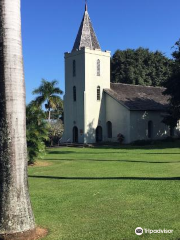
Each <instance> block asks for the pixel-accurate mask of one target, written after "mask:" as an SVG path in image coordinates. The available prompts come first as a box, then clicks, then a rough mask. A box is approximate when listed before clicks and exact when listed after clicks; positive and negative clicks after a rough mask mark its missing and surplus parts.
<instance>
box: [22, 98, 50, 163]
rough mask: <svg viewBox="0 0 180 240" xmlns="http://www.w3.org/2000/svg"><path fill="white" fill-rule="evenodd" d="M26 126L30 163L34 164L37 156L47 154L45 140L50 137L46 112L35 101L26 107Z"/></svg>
mask: <svg viewBox="0 0 180 240" xmlns="http://www.w3.org/2000/svg"><path fill="white" fill-rule="evenodd" d="M26 127H27V147H28V163H29V164H34V162H35V161H36V159H37V158H39V157H41V156H43V155H44V154H45V141H47V140H48V139H49V138H48V133H49V128H48V123H47V120H45V113H44V111H43V110H42V109H41V108H40V107H39V106H37V104H36V102H34V101H33V102H31V103H30V104H29V105H27V107H26Z"/></svg>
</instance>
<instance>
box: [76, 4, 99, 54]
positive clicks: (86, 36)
mask: <svg viewBox="0 0 180 240" xmlns="http://www.w3.org/2000/svg"><path fill="white" fill-rule="evenodd" d="M83 47H88V48H90V49H93V50H94V49H101V47H100V45H99V42H98V40H97V37H96V34H95V32H94V29H93V26H92V23H91V20H90V17H89V14H88V11H87V4H86V7H85V13H84V16H83V19H82V22H81V25H80V28H79V31H78V35H77V37H76V40H75V43H74V47H73V49H72V52H73V51H76V50H80V49H81V48H83Z"/></svg>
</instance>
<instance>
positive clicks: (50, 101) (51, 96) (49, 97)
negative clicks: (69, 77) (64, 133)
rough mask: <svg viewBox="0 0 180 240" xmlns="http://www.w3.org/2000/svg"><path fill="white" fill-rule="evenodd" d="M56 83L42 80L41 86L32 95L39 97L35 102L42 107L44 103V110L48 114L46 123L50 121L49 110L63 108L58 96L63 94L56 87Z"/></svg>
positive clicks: (55, 81)
mask: <svg viewBox="0 0 180 240" xmlns="http://www.w3.org/2000/svg"><path fill="white" fill-rule="evenodd" d="M57 84H58V81H57V80H53V81H51V82H49V81H46V80H45V79H42V81H41V85H40V86H39V87H38V88H37V89H35V90H34V91H33V92H32V93H33V94H38V95H39V96H38V97H37V98H36V99H35V102H36V103H37V104H38V105H39V106H42V104H43V103H44V102H45V108H46V109H47V112H48V121H49V122H50V120H51V109H53V110H57V109H59V108H60V107H61V108H63V101H62V99H61V97H60V96H59V95H61V94H63V91H62V90H61V89H60V88H58V87H57Z"/></svg>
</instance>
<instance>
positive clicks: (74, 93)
mask: <svg viewBox="0 0 180 240" xmlns="http://www.w3.org/2000/svg"><path fill="white" fill-rule="evenodd" d="M73 100H74V102H76V87H75V86H74V87H73Z"/></svg>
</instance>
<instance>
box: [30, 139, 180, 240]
mask: <svg viewBox="0 0 180 240" xmlns="http://www.w3.org/2000/svg"><path fill="white" fill-rule="evenodd" d="M179 147H180V142H176V143H163V144H159V145H156V146H145V147H132V146H122V147H121V148H117V147H114V148H113V147H109V148H108V147H107V148H105V147H104V148H103V147H100V148H53V149H50V150H49V151H48V154H47V155H46V157H45V158H44V160H43V161H42V162H47V163H50V165H49V166H44V167H42V166H36V167H30V168H29V184H30V194H31V201H32V205H33V209H34V213H35V218H36V223H37V225H39V226H43V227H46V228H48V229H49V235H48V236H47V237H46V238H45V240H133V239H153V240H166V239H168V240H178V239H180V148H179ZM136 227H142V228H147V229H164V228H165V229H168V230H169V229H172V230H174V232H173V234H151V235H150V234H143V235H141V236H136V235H135V228H136Z"/></svg>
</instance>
